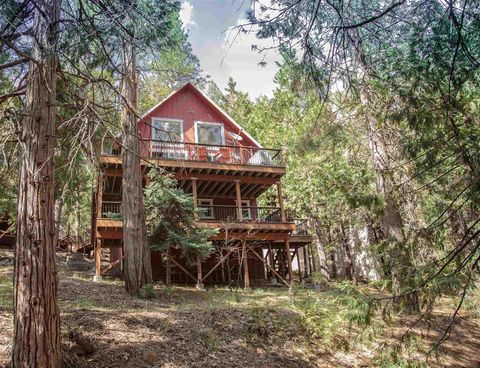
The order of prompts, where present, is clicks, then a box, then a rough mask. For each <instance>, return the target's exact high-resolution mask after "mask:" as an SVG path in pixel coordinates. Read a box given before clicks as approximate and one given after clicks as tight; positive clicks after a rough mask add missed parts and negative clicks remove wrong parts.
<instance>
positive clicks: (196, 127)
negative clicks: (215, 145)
mask: <svg viewBox="0 0 480 368" xmlns="http://www.w3.org/2000/svg"><path fill="white" fill-rule="evenodd" d="M199 125H220V127H221V129H222V133H221V134H222V144H221V145H222V146H225V125H224V124H223V123H215V122H211V121H196V122H195V124H194V127H195V143H199V141H198V130H197V129H198V126H199ZM200 144H203V143H200Z"/></svg>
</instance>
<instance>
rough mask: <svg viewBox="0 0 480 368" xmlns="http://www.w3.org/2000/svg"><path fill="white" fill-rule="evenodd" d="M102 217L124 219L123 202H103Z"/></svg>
mask: <svg viewBox="0 0 480 368" xmlns="http://www.w3.org/2000/svg"><path fill="white" fill-rule="evenodd" d="M101 217H102V218H104V219H112V220H121V219H122V202H107V201H105V202H102V216H101Z"/></svg>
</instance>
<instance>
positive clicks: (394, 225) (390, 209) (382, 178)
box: [364, 96, 419, 311]
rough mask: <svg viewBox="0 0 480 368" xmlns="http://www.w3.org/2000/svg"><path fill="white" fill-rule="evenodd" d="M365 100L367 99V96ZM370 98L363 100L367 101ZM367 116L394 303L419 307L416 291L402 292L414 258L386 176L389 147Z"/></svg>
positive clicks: (380, 131) (390, 182)
mask: <svg viewBox="0 0 480 368" xmlns="http://www.w3.org/2000/svg"><path fill="white" fill-rule="evenodd" d="M364 100H368V98H366V97H365V96H364ZM367 102H368V101H364V103H367ZM367 120H368V122H367V123H368V137H369V143H370V150H371V154H372V163H373V168H374V170H375V178H376V187H377V192H378V194H379V195H381V196H382V197H383V199H384V207H383V213H382V230H383V234H384V236H385V241H386V242H387V247H388V248H387V249H388V254H389V259H390V260H389V262H390V271H391V277H392V291H393V294H394V304H395V305H396V306H397V307H399V306H401V305H402V304H406V305H405V306H407V307H408V309H409V310H411V311H416V310H418V309H419V305H418V296H417V294H416V293H412V294H408V295H406V296H405V297H402V296H400V295H401V294H404V293H405V292H407V291H408V289H409V288H411V286H412V285H411V284H410V282H411V277H412V275H411V270H412V266H413V262H412V259H411V254H410V252H409V247H408V244H407V241H406V240H407V239H406V236H405V233H404V230H403V226H404V225H403V220H402V216H401V213H400V209H399V206H398V204H397V202H396V200H395V198H394V193H393V190H394V185H393V180H391V179H390V178H388V177H387V173H389V169H390V167H389V164H388V151H387V144H386V141H385V136H384V134H383V132H382V130H381V129H380V128H378V127H377V126H376V122H375V120H374V119H373V118H372V117H370V116H369V117H367Z"/></svg>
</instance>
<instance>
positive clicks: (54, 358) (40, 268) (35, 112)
mask: <svg viewBox="0 0 480 368" xmlns="http://www.w3.org/2000/svg"><path fill="white" fill-rule="evenodd" d="M34 12H35V15H34V22H33V34H34V37H33V38H34V40H35V42H34V46H33V50H32V53H31V56H32V58H33V59H34V60H36V61H37V62H36V63H35V62H30V66H29V67H30V70H29V73H28V80H27V81H28V82H27V91H26V97H25V111H24V114H25V115H24V118H23V119H22V121H21V130H22V137H21V141H22V147H23V150H24V151H23V152H22V157H21V163H20V175H19V188H18V206H17V245H16V252H15V279H14V309H15V315H14V341H13V353H12V367H14V368H17V367H25V368H27V367H29V368H33V367H60V365H61V347H60V314H59V309H58V304H57V283H58V281H57V270H56V264H55V233H56V231H55V219H54V179H53V158H54V140H55V112H56V108H55V99H56V90H57V80H56V71H57V58H56V43H57V40H58V36H57V35H58V33H57V32H58V20H59V18H60V0H37V1H36V7H35V10H34Z"/></svg>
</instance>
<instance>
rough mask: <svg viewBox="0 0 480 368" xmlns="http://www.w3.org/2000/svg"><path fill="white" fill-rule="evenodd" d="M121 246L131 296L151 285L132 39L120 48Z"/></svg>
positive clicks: (126, 280) (126, 283)
mask: <svg viewBox="0 0 480 368" xmlns="http://www.w3.org/2000/svg"><path fill="white" fill-rule="evenodd" d="M123 64H124V65H123V67H124V68H123V70H124V75H123V81H122V97H123V98H124V99H125V101H124V103H123V107H122V121H123V145H124V149H123V154H122V163H123V181H122V188H123V189H122V208H123V210H122V213H123V246H124V249H125V288H126V289H127V291H128V293H129V294H131V295H138V291H139V289H140V288H141V287H142V286H144V285H146V284H150V283H152V265H151V261H150V249H149V247H148V241H147V234H146V227H145V207H144V204H143V186H142V170H141V166H140V150H139V137H138V128H137V118H136V114H135V110H136V106H137V76H136V66H135V53H134V47H133V39H129V40H125V42H124V45H123Z"/></svg>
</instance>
